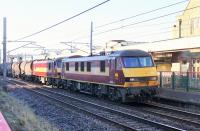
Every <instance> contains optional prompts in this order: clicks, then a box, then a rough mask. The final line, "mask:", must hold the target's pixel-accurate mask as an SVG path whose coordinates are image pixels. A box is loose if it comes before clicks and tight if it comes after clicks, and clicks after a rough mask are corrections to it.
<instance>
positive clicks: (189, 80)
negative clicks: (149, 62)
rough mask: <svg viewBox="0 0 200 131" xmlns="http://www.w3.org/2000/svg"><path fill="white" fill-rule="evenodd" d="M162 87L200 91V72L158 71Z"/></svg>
mask: <svg viewBox="0 0 200 131" xmlns="http://www.w3.org/2000/svg"><path fill="white" fill-rule="evenodd" d="M158 80H159V85H160V88H169V89H173V90H183V91H186V92H189V91H195V92H196V91H198V92H200V72H158Z"/></svg>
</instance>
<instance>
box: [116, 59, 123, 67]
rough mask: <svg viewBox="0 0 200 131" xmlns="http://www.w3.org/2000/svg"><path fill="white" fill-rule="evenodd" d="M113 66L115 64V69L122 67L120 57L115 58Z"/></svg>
mask: <svg viewBox="0 0 200 131" xmlns="http://www.w3.org/2000/svg"><path fill="white" fill-rule="evenodd" d="M115 66H116V69H117V70H120V69H122V63H121V59H120V58H117V59H116V60H115Z"/></svg>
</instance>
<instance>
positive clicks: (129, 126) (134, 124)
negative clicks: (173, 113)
mask: <svg viewBox="0 0 200 131" xmlns="http://www.w3.org/2000/svg"><path fill="white" fill-rule="evenodd" d="M28 90H29V91H31V92H34V93H37V94H39V95H40V96H41V95H42V96H44V97H46V98H48V99H52V100H54V101H57V102H59V103H62V104H63V105H66V106H67V107H69V106H70V107H72V108H74V109H76V110H80V111H82V112H85V113H87V114H90V115H92V116H95V117H97V118H98V119H101V120H104V121H105V120H106V121H108V122H111V123H113V124H115V125H117V126H120V127H122V128H123V129H125V130H147V129H148V130H177V131H180V130H182V129H179V128H176V127H173V126H169V125H165V124H162V123H159V122H154V121H152V120H148V119H145V118H142V117H139V116H137V115H133V114H129V113H126V112H122V111H119V110H115V109H111V108H109V107H106V106H102V105H98V104H95V103H92V102H88V101H84V100H81V99H78V98H73V97H71V96H67V95H64V94H61V93H56V92H53V91H50V90H48V89H44V88H39V89H35V90H30V89H28Z"/></svg>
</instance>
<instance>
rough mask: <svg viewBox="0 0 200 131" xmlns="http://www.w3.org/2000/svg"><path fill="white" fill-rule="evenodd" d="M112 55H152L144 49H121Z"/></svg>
mask: <svg viewBox="0 0 200 131" xmlns="http://www.w3.org/2000/svg"><path fill="white" fill-rule="evenodd" d="M110 56H122V57H125V56H127V57H130V56H133V57H135V56H150V54H149V53H147V52H145V51H142V50H121V51H114V53H112V54H111V55H110Z"/></svg>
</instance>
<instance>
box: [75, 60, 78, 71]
mask: <svg viewBox="0 0 200 131" xmlns="http://www.w3.org/2000/svg"><path fill="white" fill-rule="evenodd" d="M75 71H78V62H75Z"/></svg>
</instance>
